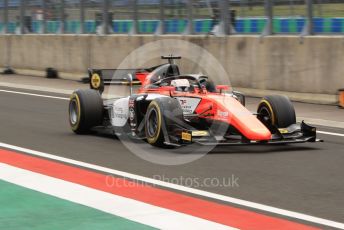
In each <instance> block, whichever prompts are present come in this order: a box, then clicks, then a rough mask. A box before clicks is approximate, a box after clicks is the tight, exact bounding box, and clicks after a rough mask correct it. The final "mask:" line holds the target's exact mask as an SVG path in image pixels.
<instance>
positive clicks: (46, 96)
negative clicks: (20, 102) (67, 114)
mask: <svg viewBox="0 0 344 230" xmlns="http://www.w3.org/2000/svg"><path fill="white" fill-rule="evenodd" d="M0 92H4V93H14V94H20V95H27V96H34V97H45V98H52V99H59V100H66V101H68V100H69V98H67V97H55V96H49V95H42V94H35V93H26V92H18V91H12V90H3V89H0Z"/></svg>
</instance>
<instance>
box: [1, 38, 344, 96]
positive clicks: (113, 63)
mask: <svg viewBox="0 0 344 230" xmlns="http://www.w3.org/2000/svg"><path fill="white" fill-rule="evenodd" d="M161 39H182V40H185V41H190V42H192V43H195V44H197V45H199V46H201V47H203V48H205V49H206V50H207V51H208V52H210V53H211V54H212V55H213V56H214V57H215V58H216V59H217V60H218V61H219V62H220V63H221V64H222V65H223V67H224V68H225V70H226V72H227V73H228V76H229V78H230V81H231V84H232V85H233V86H236V87H244V88H254V89H271V90H282V91H290V92H301V93H321V94H335V93H336V91H337V89H338V88H344V38H343V37H339V36H338V37H335V36H329V37H325V36H321V37H320V36H315V37H305V38H303V39H301V38H300V37H296V36H295V37H294V36H273V37H265V38H260V37H258V36H230V37H223V38H217V37H205V36H184V37H181V36H159V37H156V36H127V35H113V36H96V35H61V36H60V35H24V36H19V35H2V36H0V67H3V66H8V65H9V66H12V67H13V68H15V69H33V70H44V69H45V68H47V67H54V68H56V69H58V70H59V71H61V72H67V73H84V72H86V70H87V68H89V67H93V68H116V67H117V66H118V65H119V64H120V63H121V62H122V60H123V59H124V58H125V57H126V56H127V55H129V54H130V52H131V51H133V50H135V49H136V48H138V47H141V46H142V45H144V44H148V43H149V42H152V41H160V40H161ZM176 46H178V44H177V43H176ZM160 50H161V54H166V52H173V50H175V47H157V52H160ZM175 54H177V53H175ZM199 55H202V54H199ZM149 56H150V54H149V53H147V54H146V56H142V57H138V58H137V59H145V58H148V57H149ZM137 59H136V60H132V62H131V64H133V65H135V64H139V63H142V62H140V61H138V60H137ZM159 63H161V61H160V60H158V59H154V60H151V61H149V62H148V63H146V64H147V65H148V64H149V65H150V64H152V65H153V64H159ZM195 66H196V67H195ZM127 67H129V66H127ZM182 68H183V72H189V71H193V72H198V71H201V70H202V68H204V65H203V66H201V67H199V68H198V67H197V65H195V63H192V62H190V61H185V62H184V64H183V65H182ZM210 74H211V73H210Z"/></svg>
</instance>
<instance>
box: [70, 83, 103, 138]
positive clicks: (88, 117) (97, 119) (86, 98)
mask: <svg viewBox="0 0 344 230" xmlns="http://www.w3.org/2000/svg"><path fill="white" fill-rule="evenodd" d="M102 120H103V100H102V98H101V96H100V94H99V92H98V91H96V90H92V89H86V90H77V91H75V92H74V93H73V94H72V96H71V98H70V101H69V124H70V126H71V128H72V130H73V131H74V132H75V133H77V134H85V133H88V132H89V131H90V129H91V128H93V127H95V126H99V125H101V123H102Z"/></svg>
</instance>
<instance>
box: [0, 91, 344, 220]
mask: <svg viewBox="0 0 344 230" xmlns="http://www.w3.org/2000/svg"><path fill="white" fill-rule="evenodd" d="M8 91H16V92H25V93H29V94H30V93H32V94H39V95H48V96H53V97H40V96H33V95H28V94H18V93H12V92H8ZM55 97H56V98H55ZM59 98H60V99H59ZM62 98H65V99H62ZM68 98H69V95H66V94H60V93H57V92H53V93H52V92H42V91H36V90H32V89H18V88H11V87H4V86H0V108H1V109H0V142H2V143H6V144H10V145H15V146H19V147H23V148H28V149H32V150H36V151H41V152H45V153H49V154H53V155H57V156H62V157H66V158H70V159H74V160H78V161H82V162H87V163H91V164H95V165H100V166H104V167H107V168H111V169H116V170H120V171H124V172H128V173H133V174H137V175H141V176H145V177H150V178H155V179H157V178H159V179H162V180H170V181H172V180H173V179H175V178H179V180H180V178H184V179H185V178H193V179H194V181H196V180H197V181H204V180H205V179H207V178H212V179H213V178H217V179H216V181H217V182H221V181H223V180H226V178H227V179H228V178H231V179H232V180H235V183H232V184H231V185H230V186H228V184H227V186H223V185H222V184H221V183H220V184H216V186H215V185H209V184H208V185H207V186H204V185H202V186H201V185H200V184H198V183H197V184H196V183H195V184H191V187H195V188H197V189H200V190H205V191H209V192H213V193H216V194H221V195H226V196H230V197H234V198H238V199H243V200H248V201H252V202H257V203H260V204H265V205H269V206H273V207H276V208H281V209H286V210H290V211H295V212H300V213H304V214H308V215H312V216H316V217H320V218H325V219H329V220H333V221H338V222H344V196H343V194H344V182H343V176H344V167H343V165H344V135H343V134H344V129H341V128H335V127H326V126H320V127H318V130H319V131H322V133H319V134H318V137H319V138H321V139H323V140H324V142H323V143H305V144H295V145H293V144H289V145H279V146H235V147H234V146H233V147H217V148H215V149H213V150H212V151H211V152H210V153H208V154H206V155H204V156H201V157H199V158H198V159H196V160H194V161H192V162H189V163H186V164H181V165H160V164H155V163H151V162H149V161H146V160H144V159H142V158H140V157H139V156H137V155H136V154H134V153H132V152H131V151H130V150H128V148H127V147H126V146H125V145H123V144H122V142H121V141H120V140H118V139H117V138H115V137H112V136H104V135H100V134H92V135H82V136H79V135H75V134H74V133H73V132H72V131H71V129H70V127H69V124H68V112H67V109H68ZM66 99H67V100H66ZM255 101H256V99H249V104H250V105H251V104H253V103H254V102H255ZM305 106H306V107H307V108H310V109H312V108H314V110H313V111H319V110H320V111H321V106H320V105H309V104H305V105H302V103H297V104H296V105H295V107H296V110H297V111H298V110H302V117H307V113H306V111H304V109H303V108H305ZM324 109H329V108H328V107H326V106H324ZM332 109H333V111H336V113H337V114H338V113H342V114H344V111H343V110H342V111H339V109H337V108H335V107H334V106H333V108H332ZM309 113H310V114H311V111H309ZM322 116H323V115H322ZM337 117H338V116H337ZM323 119H328V120H330V119H331V117H324V118H323ZM305 121H306V122H307V120H305ZM342 122H344V116H343V119H342ZM328 133H330V134H328ZM333 134H335V135H333ZM137 145H138V146H139V148H142V149H146V150H148V151H153V152H156V154H158V155H159V154H164V151H163V150H156V149H154V148H153V147H150V146H148V145H147V144H143V143H142V144H140V143H139V144H137ZM166 154H169V155H170V156H173V154H176V155H178V154H188V153H185V152H183V151H182V150H181V153H180V152H179V153H177V152H176V153H173V152H170V153H166ZM192 154H196V155H197V152H195V153H192ZM177 180H178V179H176V180H175V181H177ZM180 182H181V183H183V181H181V180H180ZM184 182H185V181H184ZM232 182H233V181H232ZM227 183H228V181H227ZM181 185H185V184H181ZM200 186H201V187H200ZM217 202H220V201H217Z"/></svg>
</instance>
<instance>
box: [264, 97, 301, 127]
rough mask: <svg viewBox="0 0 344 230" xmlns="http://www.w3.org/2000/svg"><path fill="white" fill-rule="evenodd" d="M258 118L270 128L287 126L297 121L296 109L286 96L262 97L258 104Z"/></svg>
mask: <svg viewBox="0 0 344 230" xmlns="http://www.w3.org/2000/svg"><path fill="white" fill-rule="evenodd" d="M257 112H258V119H259V120H260V121H261V122H262V123H263V124H264V125H265V126H266V127H268V128H271V127H272V126H275V127H277V128H287V127H288V126H290V125H292V124H295V123H296V115H295V109H294V106H293V104H292V103H291V101H290V100H289V98H288V97H286V96H280V95H271V96H266V97H264V98H263V99H262V101H261V102H260V103H259V106H258V111H257Z"/></svg>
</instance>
